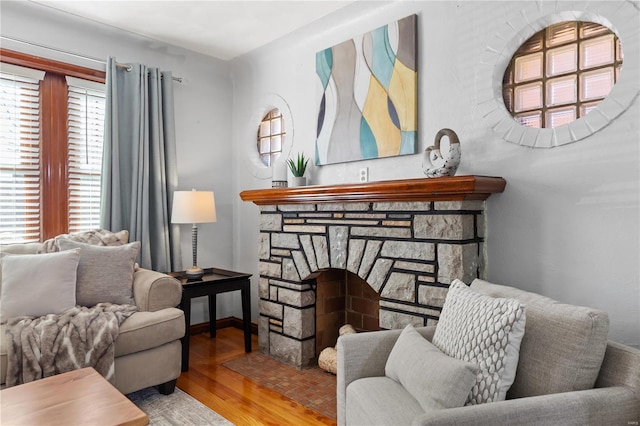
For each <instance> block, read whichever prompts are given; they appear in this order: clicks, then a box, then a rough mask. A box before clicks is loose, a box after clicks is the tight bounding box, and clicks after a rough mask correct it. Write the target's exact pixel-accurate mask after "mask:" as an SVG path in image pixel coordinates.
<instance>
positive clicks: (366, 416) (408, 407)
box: [346, 377, 424, 426]
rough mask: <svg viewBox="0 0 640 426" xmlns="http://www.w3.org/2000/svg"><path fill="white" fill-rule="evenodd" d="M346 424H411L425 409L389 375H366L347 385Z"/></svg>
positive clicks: (382, 425)
mask: <svg viewBox="0 0 640 426" xmlns="http://www.w3.org/2000/svg"><path fill="white" fill-rule="evenodd" d="M346 399H347V407H349V409H348V410H347V418H346V424H348V425H376V426H387V425H388V426H398V425H410V424H411V422H412V421H413V420H414V419H415V418H416V417H417V416H419V415H421V414H424V410H423V409H422V407H421V406H420V404H419V403H418V401H416V400H415V399H414V398H413V397H412V396H411V394H410V393H409V392H407V390H406V389H405V388H404V387H402V385H401V384H400V383H398V382H396V381H395V380H393V379H390V378H389V377H366V378H363V379H358V380H356V381H355V382H352V383H351V384H349V386H347V396H346Z"/></svg>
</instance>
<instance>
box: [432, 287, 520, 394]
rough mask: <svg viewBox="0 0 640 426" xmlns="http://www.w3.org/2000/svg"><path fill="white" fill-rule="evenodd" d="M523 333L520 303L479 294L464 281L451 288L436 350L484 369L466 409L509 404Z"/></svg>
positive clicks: (434, 338)
mask: <svg viewBox="0 0 640 426" xmlns="http://www.w3.org/2000/svg"><path fill="white" fill-rule="evenodd" d="M524 327H525V312H524V305H522V304H521V303H520V302H519V301H518V300H516V299H506V298H493V297H489V296H486V295H483V294H480V293H477V292H475V291H473V290H471V289H470V288H469V287H467V285H466V284H465V283H463V282H462V281H459V280H454V282H453V283H452V284H451V286H450V287H449V292H448V293H447V296H446V298H445V301H444V306H443V307H442V313H441V314H440V319H439V321H438V325H437V327H436V331H435V333H434V335H433V344H434V345H435V346H437V347H438V348H439V349H440V350H441V351H442V352H444V353H445V354H447V355H449V356H452V357H455V358H458V359H460V360H463V361H467V362H471V363H473V364H476V365H479V366H480V369H481V371H480V373H478V377H477V380H476V384H475V385H474V386H473V388H472V389H471V393H470V394H469V397H468V399H467V403H466V405H475V404H481V403H484V402H492V401H503V400H504V399H505V398H506V395H507V391H508V390H509V388H510V387H511V385H512V384H513V380H514V379H515V376H516V369H517V367H518V358H519V355H520V342H521V341H522V336H524Z"/></svg>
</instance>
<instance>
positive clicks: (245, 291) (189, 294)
mask: <svg viewBox="0 0 640 426" xmlns="http://www.w3.org/2000/svg"><path fill="white" fill-rule="evenodd" d="M169 275H171V276H172V277H175V278H176V279H178V280H179V281H180V282H181V283H182V300H181V302H180V308H181V309H182V310H183V311H184V320H185V324H186V332H185V335H184V337H183V338H182V371H188V370H189V326H190V322H191V299H193V298H194V297H200V296H209V334H210V335H211V338H214V337H216V295H217V294H220V293H226V292H228V291H236V290H240V294H241V297H242V323H243V329H244V350H245V352H251V293H250V291H251V281H250V280H249V278H251V274H245V273H242V272H234V271H227V270H224V269H218V268H207V269H205V270H204V276H203V277H202V278H200V279H197V280H189V279H187V277H186V276H185V273H184V272H172V273H170V274H169Z"/></svg>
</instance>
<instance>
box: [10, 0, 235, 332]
mask: <svg viewBox="0 0 640 426" xmlns="http://www.w3.org/2000/svg"><path fill="white" fill-rule="evenodd" d="M1 8H2V9H1V18H0V19H1V21H0V24H1V25H0V29H1V34H2V35H3V36H7V37H11V38H17V39H21V40H26V41H29V42H32V43H38V44H42V45H45V46H49V47H54V48H56V49H59V50H63V51H68V52H72V53H76V54H78V55H85V56H89V57H93V58H104V59H106V58H107V57H108V56H115V57H116V59H117V60H118V62H122V63H125V62H138V63H144V64H146V65H148V66H154V67H160V68H161V69H163V70H170V71H172V72H173V75H174V76H179V77H182V78H183V79H184V81H185V82H184V83H182V84H179V83H175V84H174V96H175V117H176V139H177V151H178V152H177V156H178V161H177V164H178V179H179V180H178V182H179V189H191V188H192V187H195V188H197V189H201V190H213V191H215V196H216V207H217V214H218V222H217V223H211V224H202V225H200V226H199V234H198V236H199V238H198V240H199V241H198V243H199V245H198V247H199V250H198V264H199V265H200V266H203V267H207V266H216V267H221V268H227V269H229V268H231V267H232V266H233V264H232V247H233V236H232V232H231V229H232V224H233V222H234V221H233V215H232V213H233V204H234V201H235V199H236V198H237V193H236V192H235V191H233V188H232V187H231V185H230V182H229V181H230V176H231V171H232V163H231V149H230V140H231V128H230V126H229V123H230V121H231V104H232V92H231V87H230V81H231V80H230V76H229V63H228V62H226V61H221V60H218V59H214V58H211V57H208V56H205V55H200V54H197V53H194V52H191V51H188V50H185V49H181V48H177V47H173V46H169V45H166V44H164V43H160V42H157V41H154V40H150V39H146V38H143V37H139V36H136V35H133V34H130V33H126V32H123V31H120V30H116V29H114V28H112V27H109V26H106V25H100V24H97V23H95V22H91V21H87V20H84V19H80V18H76V17H74V16H72V15H68V14H64V13H60V12H58V11H56V10H54V9H51V8H47V7H43V6H40V5H37V4H34V3H29V2H13V1H3V2H2V3H1ZM2 47H4V48H8V49H13V50H20V51H25V52H26V53H32V54H37V55H40V56H44V57H48V58H51V59H56V60H60V61H64V62H71V63H77V64H78V65H83V66H89V67H96V66H97V67H100V65H99V64H96V63H95V62H91V61H86V60H82V59H79V58H74V57H72V56H70V55H65V54H62V53H60V52H55V51H51V50H47V49H39V48H30V47H28V46H25V45H23V44H15V43H11V42H9V41H6V40H2ZM101 69H102V70H104V66H102V68H101ZM181 231H182V232H181V234H182V236H181V247H182V254H183V264H184V266H185V267H188V266H190V265H191V230H190V227H186V226H185V227H184V229H182V230H181ZM232 300H233V295H231V294H229V295H221V296H219V297H218V308H217V313H218V316H219V317H226V316H230V315H232V314H233V310H232V308H231V304H232ZM192 309H193V311H192V318H191V319H192V323H200V322H204V321H207V320H208V317H207V316H206V315H208V313H207V311H208V305H207V301H206V298H198V299H195V300H194V301H193V305H192Z"/></svg>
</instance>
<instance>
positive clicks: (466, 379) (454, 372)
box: [384, 325, 480, 411]
mask: <svg viewBox="0 0 640 426" xmlns="http://www.w3.org/2000/svg"><path fill="white" fill-rule="evenodd" d="M479 370H480V369H479V368H478V366H476V365H473V364H470V363H468V362H464V361H461V360H459V359H456V358H452V357H450V356H447V355H445V354H443V353H442V352H440V350H439V349H438V348H436V347H435V346H434V345H432V344H431V342H429V341H428V340H427V339H425V338H424V337H422V336H421V335H420V333H418V332H417V331H416V329H415V328H413V326H412V325H407V326H406V327H405V328H404V330H402V333H401V334H400V337H398V340H397V341H396V343H395V345H394V346H393V349H392V350H391V353H390V354H389V358H388V359H387V364H386V366H385V369H384V372H385V375H386V376H387V377H389V378H390V379H393V380H395V381H397V382H400V384H401V385H402V386H403V387H404V388H405V389H406V390H407V392H409V393H410V394H411V396H413V397H414V398H415V400H416V401H418V403H419V404H420V406H421V407H422V408H423V409H424V410H425V411H428V410H439V409H443V408H454V407H462V406H463V405H464V403H465V401H466V400H467V396H468V395H469V392H470V390H471V387H472V386H473V385H474V384H475V382H476V375H477V373H478V371H479Z"/></svg>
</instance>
